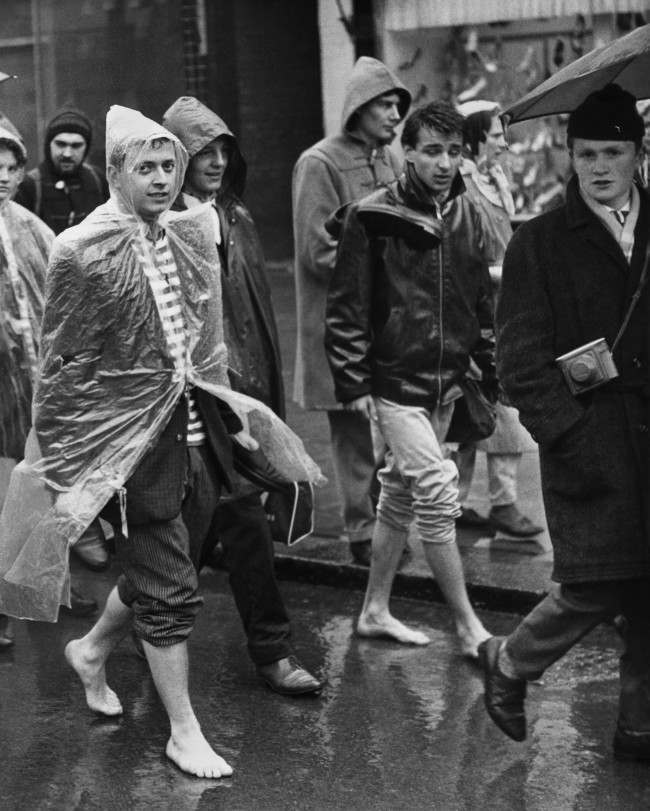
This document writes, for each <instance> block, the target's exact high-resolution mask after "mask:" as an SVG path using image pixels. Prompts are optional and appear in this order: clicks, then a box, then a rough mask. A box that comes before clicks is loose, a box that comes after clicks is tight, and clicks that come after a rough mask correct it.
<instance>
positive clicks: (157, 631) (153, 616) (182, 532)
mask: <svg viewBox="0 0 650 811" xmlns="http://www.w3.org/2000/svg"><path fill="white" fill-rule="evenodd" d="M186 476H187V484H186V491H185V498H184V500H183V506H182V508H181V513H180V514H179V515H177V516H176V517H175V518H172V519H171V520H169V521H155V522H150V523H148V524H142V525H136V526H129V537H128V538H125V537H124V536H123V535H122V534H121V532H119V531H116V535H115V552H116V557H117V560H118V562H119V563H120V566H121V567H122V574H121V575H120V577H119V579H118V582H117V587H118V593H119V595H120V599H121V600H122V602H123V603H124V604H125V605H129V606H131V607H132V608H133V611H134V621H133V628H134V630H135V633H136V634H137V636H138V637H140V639H144V640H145V641H146V642H149V643H150V644H151V645H154V646H156V647H166V646H169V645H175V644H177V643H179V642H183V641H184V640H185V639H187V637H188V636H189V635H190V633H191V631H192V628H193V626H194V620H195V618H196V615H197V613H198V611H199V608H200V607H201V605H202V603H203V600H202V598H201V597H200V596H199V593H198V574H197V563H198V561H197V560H196V558H195V556H194V555H193V552H192V550H195V549H197V550H198V549H200V548H201V546H202V545H203V542H204V540H205V538H206V536H207V534H208V531H209V529H210V525H211V523H212V521H213V519H214V514H215V510H216V508H217V503H218V501H219V490H220V486H219V480H218V478H217V474H216V471H215V468H214V464H213V462H212V458H211V452H210V450H209V449H208V448H207V447H206V446H202V447H198V448H194V447H191V448H188V449H187V471H186Z"/></svg>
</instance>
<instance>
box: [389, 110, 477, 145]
mask: <svg viewBox="0 0 650 811" xmlns="http://www.w3.org/2000/svg"><path fill="white" fill-rule="evenodd" d="M463 121H464V119H463V116H462V115H461V114H460V113H459V112H458V111H457V110H456V109H455V108H454V107H452V105H451V104H449V102H447V101H432V102H429V104H425V105H424V106H423V107H418V108H417V110H414V111H413V112H412V113H411V115H410V116H409V117H408V118H407V119H406V121H405V122H404V129H403V130H402V138H401V141H402V146H410V147H412V148H413V149H415V145H416V144H417V141H418V134H419V132H420V130H423V129H426V130H437V131H438V132H440V133H442V135H455V134H458V135H460V136H461V137H462V134H463Z"/></svg>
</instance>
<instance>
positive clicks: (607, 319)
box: [479, 85, 650, 761]
mask: <svg viewBox="0 0 650 811" xmlns="http://www.w3.org/2000/svg"><path fill="white" fill-rule="evenodd" d="M643 133H644V127H643V120H642V119H641V117H640V116H639V115H638V113H637V111H636V107H635V99H634V97H633V96H631V95H630V94H629V93H627V92H625V91H624V90H622V89H621V88H620V87H618V86H617V85H608V86H607V87H605V88H603V89H602V90H599V91H597V92H595V93H593V94H591V95H590V96H589V97H588V98H587V99H586V100H585V101H584V102H583V103H582V104H581V105H580V106H579V107H578V108H577V109H576V110H575V111H574V112H573V113H572V114H571V116H570V118H569V123H568V132H567V134H568V148H569V154H570V156H571V160H572V164H573V169H574V172H575V176H574V177H573V178H571V180H570V181H569V184H568V188H567V195H566V203H565V204H564V205H563V206H562V207H560V208H558V209H555V210H554V211H550V212H548V213H546V214H542V215H541V216H540V217H537V218H535V219H533V220H530V221H529V222H527V223H525V224H524V225H522V226H521V227H520V228H519V229H517V231H516V232H515V235H514V237H513V239H512V241H511V242H510V245H509V246H508V249H507V251H506V255H505V260H504V264H503V283H502V288H501V297H500V300H499V304H498V307H497V330H498V337H497V372H498V376H499V380H500V382H501V385H502V387H503V389H504V390H505V392H506V394H507V396H508V398H509V400H510V401H511V402H512V404H513V405H514V406H516V407H517V408H518V409H519V416H520V419H521V421H522V423H523V424H524V425H525V426H526V428H528V430H529V431H530V433H531V434H532V435H533V437H534V439H536V440H537V442H538V443H539V448H540V465H541V472H542V488H543V495H544V502H545V506H546V514H547V519H548V526H549V531H550V534H551V539H552V542H553V550H554V570H553V580H554V581H555V582H554V583H553V585H552V587H551V589H550V591H549V593H548V595H547V596H546V597H545V598H544V599H543V600H542V601H541V603H539V605H537V606H536V608H534V609H533V611H532V612H531V613H530V614H529V615H528V616H527V617H526V618H525V619H524V620H523V621H522V622H521V624H520V625H519V626H518V627H517V628H516V629H515V630H514V631H513V632H512V633H511V634H510V635H509V636H507V637H505V638H500V637H492V638H491V639H489V640H487V642H485V643H483V645H481V646H480V648H479V651H480V657H481V662H482V666H483V670H484V677H485V703H486V707H487V710H488V712H489V714H490V716H491V717H492V720H493V721H494V722H495V723H496V724H497V726H498V727H499V728H500V729H501V730H502V731H503V732H505V734H506V735H508V736H510V737H511V738H513V739H514V740H517V741H520V740H523V739H524V738H525V737H526V717H525V714H524V697H525V694H526V684H527V682H528V681H532V680H536V679H539V678H540V676H541V675H542V673H543V672H544V671H545V670H546V668H548V667H549V666H550V665H552V664H553V662H555V661H556V660H558V659H559V658H560V657H561V656H563V655H564V654H565V653H566V652H567V651H568V650H569V649H570V648H571V647H572V646H573V645H575V644H576V642H578V641H579V640H580V639H581V638H582V637H583V636H584V635H585V634H587V633H588V632H589V631H590V630H591V629H592V628H594V627H595V626H596V625H598V624H599V623H600V622H603V621H604V620H609V619H612V618H614V617H616V616H620V617H622V618H624V621H623V620H621V621H620V622H618V623H617V625H619V626H620V627H621V628H622V630H623V636H624V641H625V652H624V654H623V656H622V658H621V662H620V681H621V690H620V699H619V712H618V725H617V729H616V733H615V736H614V755H615V756H616V757H617V758H619V759H638V760H647V761H650V644H648V641H649V640H650V474H649V471H650V430H649V426H650V371H649V369H650V328H649V325H650V285H649V284H647V283H644V280H645V277H646V275H647V272H648V270H647V264H648V262H647V256H648V255H649V254H648V241H649V231H650V228H649V218H650V200H649V199H648V196H647V194H646V192H645V190H643V189H640V188H637V186H636V185H635V184H634V176H635V172H636V171H637V169H638V166H639V162H640V160H641V141H642V138H643Z"/></svg>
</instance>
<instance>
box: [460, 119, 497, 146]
mask: <svg viewBox="0 0 650 811" xmlns="http://www.w3.org/2000/svg"><path fill="white" fill-rule="evenodd" d="M496 115H497V112H496V108H495V110H494V111H493V112H490V110H479V111H478V112H476V113H471V115H468V116H467V118H466V119H465V121H464V122H463V144H464V145H465V146H466V147H468V148H469V151H470V152H471V153H472V157H473V158H475V157H476V156H477V155H478V150H479V144H484V143H485V142H486V140H487V134H488V132H489V131H490V128H491V127H492V119H493V118H494V117H495V116H496Z"/></svg>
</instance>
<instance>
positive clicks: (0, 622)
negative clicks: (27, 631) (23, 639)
mask: <svg viewBox="0 0 650 811" xmlns="http://www.w3.org/2000/svg"><path fill="white" fill-rule="evenodd" d="M13 644H14V632H13V628H12V623H11V619H10V618H9V617H8V616H7V615H6V614H0V651H3V650H7V649H8V648H11V647H12V646H13Z"/></svg>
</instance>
